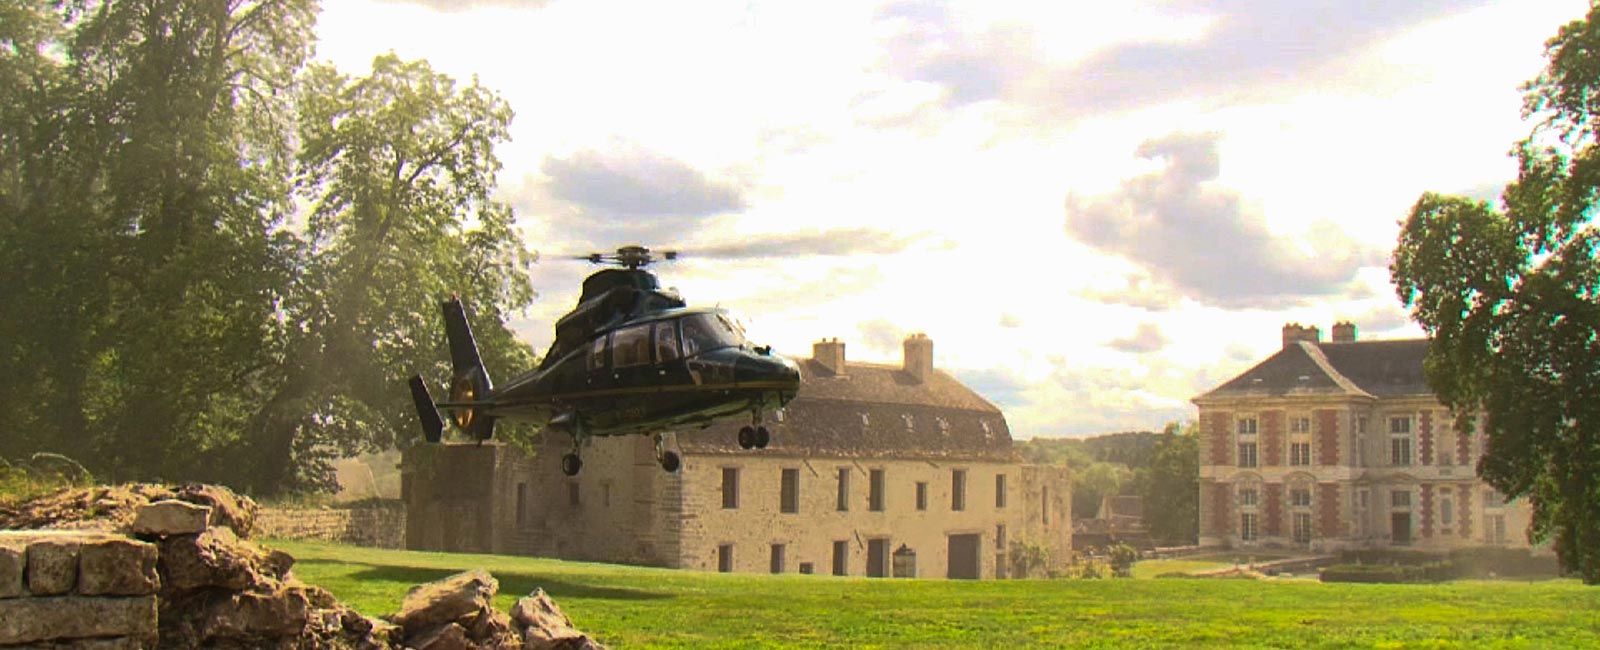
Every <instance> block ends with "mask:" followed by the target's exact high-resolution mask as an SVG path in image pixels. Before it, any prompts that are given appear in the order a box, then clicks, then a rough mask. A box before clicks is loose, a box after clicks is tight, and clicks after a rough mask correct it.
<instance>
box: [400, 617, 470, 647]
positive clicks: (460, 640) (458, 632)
mask: <svg viewBox="0 0 1600 650" xmlns="http://www.w3.org/2000/svg"><path fill="white" fill-rule="evenodd" d="M406 645H408V646H411V647H413V648H416V649H417V650H472V649H473V648H474V647H476V644H474V643H473V642H472V641H469V640H468V639H467V630H466V628H463V627H461V626H460V625H457V624H455V623H445V624H444V625H440V626H437V627H434V628H433V629H430V630H426V631H424V632H422V633H421V634H417V635H416V636H414V637H412V638H410V639H408V640H407V642H406Z"/></svg>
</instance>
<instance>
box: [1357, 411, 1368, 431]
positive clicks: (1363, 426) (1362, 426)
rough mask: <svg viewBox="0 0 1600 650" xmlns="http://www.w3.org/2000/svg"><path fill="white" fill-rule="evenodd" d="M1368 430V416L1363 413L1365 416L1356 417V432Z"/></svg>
mask: <svg viewBox="0 0 1600 650" xmlns="http://www.w3.org/2000/svg"><path fill="white" fill-rule="evenodd" d="M1366 432H1367V416H1365V415H1363V416H1360V417H1358V418H1356V433H1366Z"/></svg>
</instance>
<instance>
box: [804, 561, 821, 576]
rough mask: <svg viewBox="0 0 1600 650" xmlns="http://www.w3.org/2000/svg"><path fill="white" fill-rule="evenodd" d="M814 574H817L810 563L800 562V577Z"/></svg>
mask: <svg viewBox="0 0 1600 650" xmlns="http://www.w3.org/2000/svg"><path fill="white" fill-rule="evenodd" d="M816 572H817V569H816V565H813V564H812V563H810V562H801V563H800V574H801V575H811V574H813V573H816Z"/></svg>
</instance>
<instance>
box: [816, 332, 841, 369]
mask: <svg viewBox="0 0 1600 650" xmlns="http://www.w3.org/2000/svg"><path fill="white" fill-rule="evenodd" d="M811 360H813V361H816V362H817V363H818V364H819V365H821V366H822V367H823V368H826V369H827V370H828V372H831V373H833V374H835V375H842V374H844V343H843V342H841V341H840V340H839V338H838V337H834V338H833V339H822V340H821V341H817V342H816V343H812V344H811Z"/></svg>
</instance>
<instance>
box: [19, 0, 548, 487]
mask: <svg viewBox="0 0 1600 650" xmlns="http://www.w3.org/2000/svg"><path fill="white" fill-rule="evenodd" d="M316 13H317V10H316V3H315V2H314V1H313V0H235V1H232V2H216V1H202V0H168V1H164V2H149V1H137V2H136V1H131V0H129V1H104V2H102V1H89V0H66V1H54V2H46V1H38V0H0V295H3V297H0V305H3V307H0V395H3V396H5V397H6V400H5V401H6V404H5V407H4V408H3V409H0V457H12V458H18V457H22V456H24V455H27V454H32V453H35V452H40V451H48V452H57V453H60V454H63V455H66V456H68V457H70V458H73V459H77V460H78V461H79V462H81V463H83V464H84V465H85V466H87V467H88V468H89V469H90V470H92V471H93V472H94V473H95V474H96V475H97V476H98V477H102V478H105V479H112V480H121V479H158V478H159V479H166V480H186V481H187V480H205V481H215V482H220V483H226V484H229V485H232V486H234V487H237V488H240V489H243V490H247V491H249V492H252V493H256V494H269V493H276V492H281V491H285V490H299V489H308V488H318V487H327V486H328V485H329V484H330V482H331V480H332V473H331V465H330V461H331V460H333V459H335V458H337V457H340V456H345V455H351V454H354V453H357V452H360V451H367V450H375V449H380V448H385V447H390V446H392V445H395V444H396V443H399V442H404V441H405V440H406V439H407V438H409V437H412V436H414V435H415V434H414V433H413V432H415V431H416V430H417V427H416V426H415V424H414V419H415V416H414V414H413V412H412V409H411V406H410V401H409V397H408V393H407V391H406V388H405V385H404V377H405V376H406V374H407V373H408V372H411V371H413V370H415V371H420V372H422V373H423V374H424V375H425V376H429V377H441V376H443V374H444V373H445V372H446V368H447V363H448V362H447V356H446V354H445V350H444V349H443V348H444V346H443V344H442V333H441V326H440V324H439V318H438V307H437V304H438V301H439V300H440V299H441V298H442V297H444V296H447V295H448V294H450V293H452V292H458V293H460V294H461V295H462V296H463V298H464V299H465V300H466V301H467V302H468V303H469V304H470V305H472V306H473V307H474V308H475V311H476V313H475V314H474V318H475V321H476V322H475V323H474V325H475V327H476V328H477V334H478V341H479V343H480V344H481V345H482V347H483V352H484V355H485V357H486V359H485V360H486V362H487V363H488V365H489V366H490V367H493V368H504V369H508V370H510V369H519V368H527V367H530V366H531V365H532V363H533V361H534V354H533V351H532V350H531V349H529V348H528V347H527V346H526V345H524V344H521V343H518V342H517V341H516V340H515V339H514V337H513V336H512V333H511V332H510V330H509V329H508V328H506V327H505V325H504V322H505V319H506V316H507V314H508V313H510V312H513V311H515V310H519V309H522V308H524V307H526V306H527V305H528V304H529V303H530V301H531V300H532V298H533V292H532V289H531V287H530V284H529V281H528V277H527V270H528V267H529V265H530V264H531V262H532V259H533V255H532V253H531V252H529V250H528V249H527V248H526V246H525V244H524V242H523V241H522V239H521V238H520V235H519V234H518V232H517V230H515V229H514V227H513V223H512V221H513V215H512V213H511V210H510V209H509V207H508V206H506V205H504V204H502V203H499V202H497V201H495V200H493V199H492V198H491V194H492V192H493V190H494V189H495V183H496V173H497V172H498V170H499V169H500V163H499V161H498V160H497V159H496V157H495V155H494V145H495V144H496V143H498V142H501V141H503V140H505V139H506V137H507V126H508V124H509V122H510V120H511V108H510V107H509V106H508V105H507V104H506V102H505V101H504V100H503V99H501V98H500V97H499V96H497V95H496V94H495V93H493V92H490V91H489V90H486V89H484V88H482V87H480V86H479V85H478V84H477V83H476V81H474V82H473V83H470V84H458V83H457V82H455V81H454V80H452V79H450V78H449V77H447V76H445V75H442V74H439V73H436V72H434V71H433V70H432V69H431V68H430V67H429V66H428V64H427V63H426V62H421V61H418V62H406V61H402V60H400V59H398V58H397V57H395V56H393V55H388V56H382V57H378V58H377V59H376V60H375V61H374V62H373V65H372V69H371V71H370V72H369V73H368V74H366V75H365V76H360V77H352V76H348V75H346V74H343V73H341V72H339V71H338V70H336V69H334V68H333V67H332V66H331V65H327V64H323V63H313V62H311V61H310V57H311V55H312V42H313V38H314V34H313V25H314V23H315V19H316Z"/></svg>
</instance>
